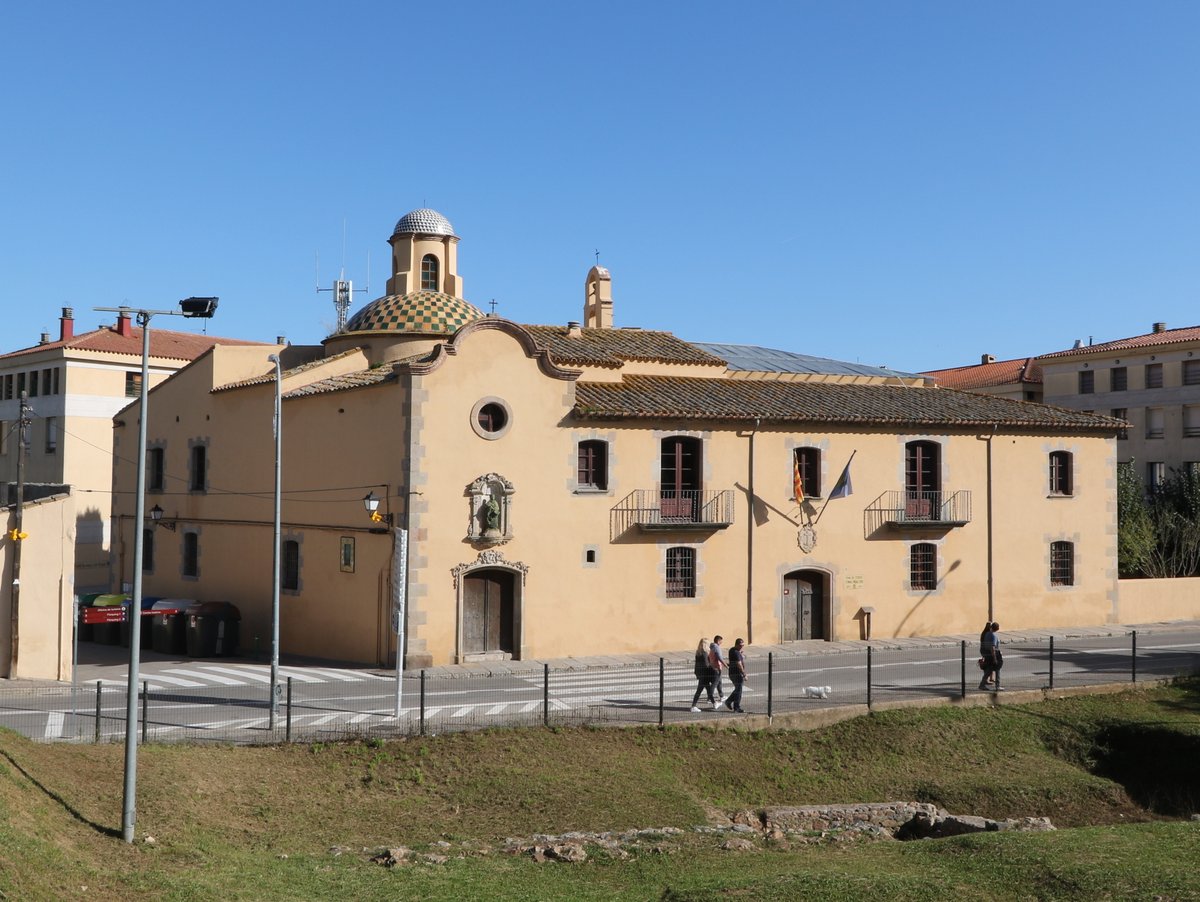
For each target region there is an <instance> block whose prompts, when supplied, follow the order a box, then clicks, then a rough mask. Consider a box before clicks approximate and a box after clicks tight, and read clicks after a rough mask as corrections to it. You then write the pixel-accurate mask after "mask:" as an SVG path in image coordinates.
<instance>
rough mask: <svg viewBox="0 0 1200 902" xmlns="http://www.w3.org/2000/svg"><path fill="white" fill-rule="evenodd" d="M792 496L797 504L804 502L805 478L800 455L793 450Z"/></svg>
mask: <svg viewBox="0 0 1200 902" xmlns="http://www.w3.org/2000/svg"><path fill="white" fill-rule="evenodd" d="M792 497H793V498H795V499H796V503H797V504H803V503H804V479H803V477H802V476H801V475H800V455H799V454H797V453H796V452H795V451H793V452H792Z"/></svg>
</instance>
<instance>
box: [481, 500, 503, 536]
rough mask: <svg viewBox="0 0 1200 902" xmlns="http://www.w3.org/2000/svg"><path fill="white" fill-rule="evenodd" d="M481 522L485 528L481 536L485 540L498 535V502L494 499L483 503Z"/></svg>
mask: <svg viewBox="0 0 1200 902" xmlns="http://www.w3.org/2000/svg"><path fill="white" fill-rule="evenodd" d="M483 522H484V525H485V527H486V528H485V529H484V531H483V534H484V536H485V537H486V538H494V537H495V536H498V535H500V502H499V501H497V500H496V499H495V498H489V499H488V500H487V501H485V502H483Z"/></svg>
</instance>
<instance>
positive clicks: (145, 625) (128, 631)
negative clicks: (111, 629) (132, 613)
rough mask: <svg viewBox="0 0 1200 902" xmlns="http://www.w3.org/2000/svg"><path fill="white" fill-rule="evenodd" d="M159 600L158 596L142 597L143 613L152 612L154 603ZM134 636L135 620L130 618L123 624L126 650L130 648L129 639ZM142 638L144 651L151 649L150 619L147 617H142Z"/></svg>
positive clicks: (122, 635)
mask: <svg viewBox="0 0 1200 902" xmlns="http://www.w3.org/2000/svg"><path fill="white" fill-rule="evenodd" d="M159 598H160V596H158V595H150V596H145V595H143V596H142V610H143V611H148V610H150V609H151V608H152V607H153V606H154V603H155V602H156V601H158V600H159ZM132 634H133V620H132V618H130V617H126V618H125V622H124V623H122V624H121V644H122V645H123V646H125V647H126V648H129V637H130V636H131V635H132ZM141 637H142V644H141V647H142V648H144V649H145V648H150V647H151V646H150V618H149V617H146V616H145V615H143V616H142V632H141Z"/></svg>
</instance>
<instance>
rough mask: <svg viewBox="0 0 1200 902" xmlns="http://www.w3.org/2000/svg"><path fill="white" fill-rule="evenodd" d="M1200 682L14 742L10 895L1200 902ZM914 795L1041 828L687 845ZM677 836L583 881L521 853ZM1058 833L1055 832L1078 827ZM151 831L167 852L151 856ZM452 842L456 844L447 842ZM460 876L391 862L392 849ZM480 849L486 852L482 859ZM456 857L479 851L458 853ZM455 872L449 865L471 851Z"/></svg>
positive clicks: (2, 845) (1, 887)
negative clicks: (280, 741) (644, 721)
mask: <svg viewBox="0 0 1200 902" xmlns="http://www.w3.org/2000/svg"><path fill="white" fill-rule="evenodd" d="M1198 752H1200V683H1198V682H1197V681H1186V682H1182V683H1179V684H1176V685H1174V686H1169V687H1164V688H1159V689H1153V690H1139V691H1130V692H1128V693H1123V694H1119V695H1104V696H1090V697H1080V698H1073V699H1061V700H1056V701H1047V702H1041V703H1038V704H1030V705H1005V706H1001V707H996V708H986V707H984V708H958V707H952V706H942V707H936V708H928V709H910V710H904V711H892V712H884V713H878V714H875V715H871V716H868V717H863V718H859V719H856V720H851V721H846V722H843V723H841V724H838V725H835V726H832V727H828V728H825V729H822V730H816V731H812V732H798V731H789V732H784V731H761V732H739V731H736V730H711V729H700V728H670V729H667V730H662V731H660V730H657V729H653V728H639V729H630V730H621V729H570V730H566V729H564V730H544V729H528V730H516V731H485V732H478V733H466V734H455V735H447V736H438V737H426V738H421V739H409V740H403V741H394V742H387V743H380V742H363V743H345V744H332V745H305V746H299V745H297V746H287V747H270V748H238V747H226V746H219V747H213V746H183V745H151V746H146V747H144V748H143V749H142V750H141V751H140V753H139V770H138V777H139V779H138V787H139V796H138V821H137V835H138V840H139V841H138V843H136V844H135V845H132V846H130V845H126V844H124V843H122V842H121V841H120V838H119V833H120V821H121V777H122V766H123V765H122V754H123V751H122V747H121V746H120V745H102V746H82V745H80V746H75V745H38V744H34V743H31V742H28V741H26V740H24V739H23V738H21V737H19V736H16V735H15V734H12V733H0V893H2V895H0V898H4V899H72V898H87V899H140V898H144V899H180V900H192V899H195V900H201V899H223V900H233V899H237V900H240V899H247V900H249V899H254V900H259V899H263V900H268V899H343V898H344V899H433V900H438V899H448V900H455V902H463V900H470V899H498V900H502V899H513V900H516V899H520V900H528V899H545V900H557V899H563V900H567V899H631V900H650V899H664V900H691V899H697V900H699V899H706V900H707V899H711V898H712V897H713V896H714V895H716V896H722V897H731V898H745V899H910V898H911V899H918V898H919V899H922V900H931V899H955V900H962V899H1080V900H1085V899H1086V900H1092V899H1101V898H1111V899H1126V898H1129V899H1138V898H1145V899H1153V898H1155V897H1159V898H1162V899H1200V876H1197V870H1198V869H1197V864H1196V862H1198V861H1200V823H1197V822H1192V821H1190V820H1189V817H1190V815H1191V814H1192V813H1194V812H1196V811H1200V776H1198V771H1200V754H1197V753H1198ZM890 800H915V801H925V802H933V803H935V804H937V805H940V806H941V807H943V808H946V809H947V810H949V811H951V812H954V813H960V814H978V815H984V816H987V817H993V818H1004V817H1018V816H1027V815H1038V816H1041V815H1044V816H1048V817H1050V818H1051V820H1052V821H1053V822H1054V823H1055V825H1056V826H1057V827H1059V828H1060V829H1059V830H1058V831H1057V832H1053V833H1043V834H1020V833H987V834H978V835H973V836H966V837H958V838H954V839H943V840H929V841H922V842H909V843H899V842H894V841H876V842H867V841H844V842H837V841H831V840H826V841H821V842H815V843H810V844H806V843H795V842H792V843H788V842H783V843H771V842H769V841H766V840H764V839H762V838H758V839H756V840H755V846H756V848H755V850H754V851H747V852H732V851H722V850H721V849H720V848H719V847H720V845H721V843H722V842H723V837H721V836H714V835H712V834H706V833H697V832H695V831H693V830H692V829H691V828H692V827H694V826H697V825H703V824H706V823H709V822H710V820H711V819H712V818H714V817H716V816H718V815H720V814H722V813H724V814H728V813H731V812H733V811H737V810H744V809H755V808H759V807H763V806H769V805H801V804H822V803H848V802H858V801H864V802H865V801H890ZM638 827H640V828H645V827H679V828H684V831H685V832H684V833H683V834H681V835H680V836H678V837H667V838H664V839H663V840H662V841H661V842H648V843H646V844H644V845H643V846H641V847H638V848H634V849H631V850H630V854H629V857H628V858H624V859H623V858H620V857H618V856H616V855H613V854H610V853H608V852H606V851H605V850H603V849H599V848H593V849H591V854H590V856H589V858H588V860H587V861H586V862H583V863H580V864H564V863H545V864H538V863H536V862H534V861H533V860H532V859H531V858H529V857H528V856H514V855H506V854H503V853H502V852H500V851H498V849H499V848H500V847H501V846H502V845H503V843H504V840H505V839H506V838H507V837H529V836H531V835H533V834H537V833H562V832H565V831H568V830H583V831H603V830H618V829H626V828H638ZM1064 828H1066V829H1064ZM146 837H153V842H150V841H146ZM437 843H442V844H443V845H442V846H437V845H435V844H437ZM400 845H403V846H407V847H410V848H413V849H414V850H416V851H417V852H418V853H424V852H437V853H439V854H443V855H446V856H447V857H448V859H449V860H447V861H445V862H444V863H439V864H429V863H424V862H419V863H416V864H410V865H403V866H398V867H395V868H390V869H389V868H385V867H381V866H380V865H378V864H374V863H372V862H371V861H370V858H371V856H372V855H374V854H375V853H376V852H377V851H379V850H380V849H382V848H386V847H393V846H400ZM480 847H488V848H491V849H493V850H496V851H493V852H492V853H491V854H487V855H479V854H469V853H472V852H477V851H478V850H479V849H480ZM464 850H465V851H464ZM460 854H461V855H462V856H463V857H458V856H459V855H460Z"/></svg>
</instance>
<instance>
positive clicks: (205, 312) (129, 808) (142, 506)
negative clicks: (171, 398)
mask: <svg viewBox="0 0 1200 902" xmlns="http://www.w3.org/2000/svg"><path fill="white" fill-rule="evenodd" d="M217 300H218V299H217V298H197V297H191V298H185V299H184V300H182V301H180V302H179V309H178V310H141V309H136V308H133V307H93V308H92V309H93V310H96V311H98V312H102V313H116V314H118V315H120V316H124V317H128V316H129V315H130V314H136V315H137V323H138V325H139V326H141V327H142V386H141V392H140V395H139V403H138V450H137V489H136V491H135V497H134V514H133V523H134V530H133V597H132V598H131V599H130V601H129V617H130V620H129V682H128V687H127V689H126V692H125V701H126V707H125V785H124V794H123V804H122V810H121V838H122V839H124V840H125V842H127V843H131V842H133V827H134V821H135V813H136V806H137V743H138V679H139V674H138V669H139V667H140V665H141V646H142V561H143V560H144V555H145V551H146V548H145V546H146V540H145V535H144V533H145V527H144V524H145V522H146V427H147V423H148V420H149V401H150V319H151V318H152V317H154V316H186V317H204V318H208V317H211V316H212V315H213V313H215V312H216V309H217ZM155 507H158V505H155ZM160 516H161V511H160Z"/></svg>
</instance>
